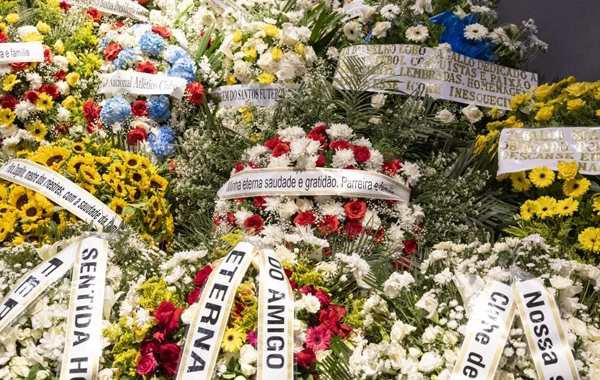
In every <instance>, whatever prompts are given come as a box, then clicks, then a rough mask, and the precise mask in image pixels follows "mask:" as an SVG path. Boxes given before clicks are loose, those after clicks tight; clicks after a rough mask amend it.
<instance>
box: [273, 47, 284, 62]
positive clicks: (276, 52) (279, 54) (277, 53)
mask: <svg viewBox="0 0 600 380" xmlns="http://www.w3.org/2000/svg"><path fill="white" fill-rule="evenodd" d="M271 57H273V59H274V60H276V61H279V60H280V59H281V58H283V51H282V50H281V49H280V48H278V47H274V48H273V49H271Z"/></svg>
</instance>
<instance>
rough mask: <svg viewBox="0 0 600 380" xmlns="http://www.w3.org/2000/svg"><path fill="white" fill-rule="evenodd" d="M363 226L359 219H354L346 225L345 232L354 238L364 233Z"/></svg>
mask: <svg viewBox="0 0 600 380" xmlns="http://www.w3.org/2000/svg"><path fill="white" fill-rule="evenodd" d="M362 230H363V226H362V224H361V223H360V222H359V221H356V220H352V221H350V222H348V223H346V225H345V226H344V232H345V233H346V235H348V237H349V238H351V239H352V238H354V237H355V236H358V235H360V234H361V233H362Z"/></svg>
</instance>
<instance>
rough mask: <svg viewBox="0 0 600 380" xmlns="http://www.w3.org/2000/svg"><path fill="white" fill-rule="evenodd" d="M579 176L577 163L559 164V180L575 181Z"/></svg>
mask: <svg viewBox="0 0 600 380" xmlns="http://www.w3.org/2000/svg"><path fill="white" fill-rule="evenodd" d="M576 175H577V162H576V161H575V160H573V161H571V162H559V163H558V178H560V179H573V178H575V176H576Z"/></svg>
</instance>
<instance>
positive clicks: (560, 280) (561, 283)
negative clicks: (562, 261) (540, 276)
mask: <svg viewBox="0 0 600 380" xmlns="http://www.w3.org/2000/svg"><path fill="white" fill-rule="evenodd" d="M550 285H552V287H553V288H554V289H556V290H564V289H566V288H568V287H569V286H572V285H573V280H571V279H570V278H568V277H561V276H552V277H550Z"/></svg>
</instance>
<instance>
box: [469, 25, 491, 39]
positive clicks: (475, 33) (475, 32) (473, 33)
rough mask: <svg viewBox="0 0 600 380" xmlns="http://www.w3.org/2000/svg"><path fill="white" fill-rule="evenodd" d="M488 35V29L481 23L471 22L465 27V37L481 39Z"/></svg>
mask: <svg viewBox="0 0 600 380" xmlns="http://www.w3.org/2000/svg"><path fill="white" fill-rule="evenodd" d="M487 35H488V29H487V28H486V27H485V26H483V25H481V24H471V25H467V26H466V27H465V34H464V36H465V38H467V39H469V40H475V41H480V40H482V39H484V38H485V37H486V36H487Z"/></svg>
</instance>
